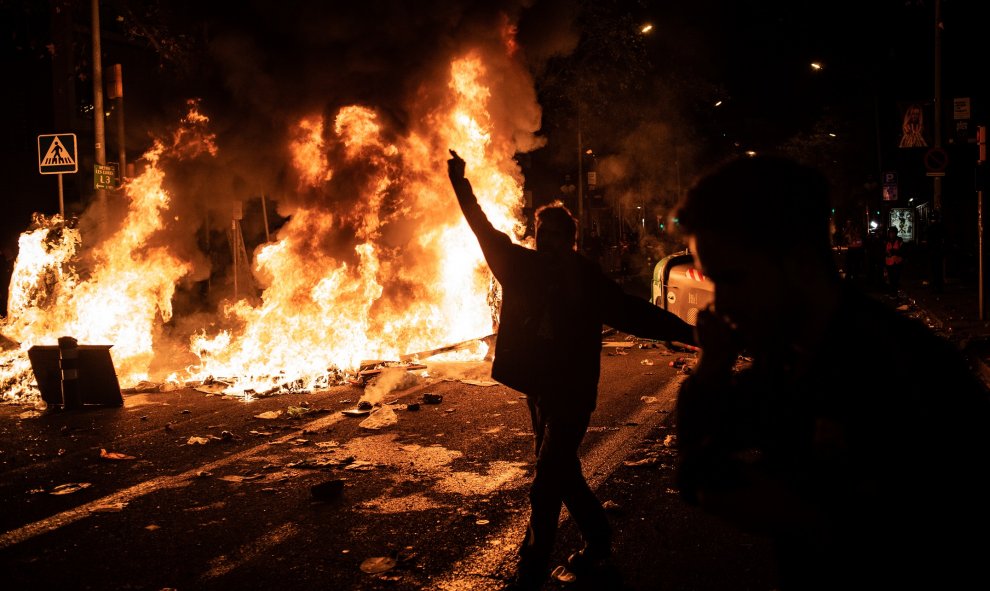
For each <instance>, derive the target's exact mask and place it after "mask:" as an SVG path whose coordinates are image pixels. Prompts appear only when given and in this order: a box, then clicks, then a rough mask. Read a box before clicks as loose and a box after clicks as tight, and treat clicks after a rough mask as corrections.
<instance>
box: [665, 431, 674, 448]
mask: <svg viewBox="0 0 990 591" xmlns="http://www.w3.org/2000/svg"><path fill="white" fill-rule="evenodd" d="M663 445H664V447H674V446H675V445H677V436H676V435H669V434H668V435H667V436H666V437H664V438H663Z"/></svg>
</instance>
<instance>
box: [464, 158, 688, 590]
mask: <svg viewBox="0 0 990 591" xmlns="http://www.w3.org/2000/svg"><path fill="white" fill-rule="evenodd" d="M450 153H451V158H450V159H449V160H448V161H447V167H448V174H449V176H450V182H451V184H452V185H453V187H454V192H455V193H456V194H457V201H458V203H459V204H460V207H461V211H462V212H463V213H464V217H465V218H466V219H467V222H468V225H469V226H470V227H471V230H472V231H474V233H475V235H476V236H477V238H478V242H479V244H480V245H481V250H482V252H483V253H484V256H485V260H486V261H487V262H488V266H489V268H490V269H491V271H492V273H493V274H494V275H495V278H496V279H497V280H498V282H499V283H500V284H501V286H502V307H501V311H500V315H499V323H498V326H499V332H498V336H497V338H496V341H495V357H494V360H493V362H492V377H493V378H494V379H495V380H498V381H499V382H501V383H503V384H505V385H506V386H508V387H510V388H514V389H516V390H518V391H520V392H522V393H524V394H525V395H526V401H527V403H528V405H529V410H530V417H531V418H532V423H533V432H534V436H535V448H536V456H537V460H536V471H535V475H534V477H533V483H532V487H531V489H530V502H531V516H530V523H529V528H528V530H527V532H526V536H525V538H524V540H523V542H522V546H521V547H520V550H519V558H520V560H519V568H518V573H517V576H516V579H515V581H514V582H513V588H515V589H539V588H540V587H541V586H542V584H543V583H544V581H546V580H547V579H548V578H549V574H550V564H549V561H550V555H551V552H552V550H553V547H554V541H555V538H556V532H557V522H558V520H559V519H560V511H561V506H562V504H563V505H566V506H567V510H568V512H569V513H570V515H571V517H573V518H574V521H575V522H576V523H577V525H578V528H579V529H580V531H581V535H582V537H583V540H584V547H583V548H582V549H581V550H580V551H579V552H576V553H574V554H572V555H571V557H570V559H569V565H570V568H571V570H572V571H574V572H576V573H577V574H578V575H579V576H580V575H581V574H582V573H584V572H589V571H590V570H591V569H593V568H595V567H600V566H602V565H603V563H604V562H605V561H607V559H608V558H609V556H610V554H611V544H612V540H611V530H610V526H609V523H608V519H607V517H606V514H605V511H604V510H603V508H602V505H601V503H600V502H599V500H598V498H597V497H596V496H595V494H594V493H593V492H592V491H591V489H590V488H589V487H588V484H587V482H586V481H585V478H584V475H583V474H582V471H581V462H580V459H579V457H578V447H579V446H580V444H581V440H582V439H583V438H584V435H585V432H586V431H587V428H588V423H589V421H590V418H591V413H592V411H594V409H595V405H596V402H597V397H598V378H599V373H600V370H601V367H600V364H601V349H602V328H603V324H607V325H608V326H611V327H613V328H615V329H617V330H621V331H625V332H629V333H632V334H635V335H638V336H641V337H646V338H653V339H658V340H674V341H681V342H685V343H691V342H693V332H692V327H691V326H690V325H689V324H687V323H685V322H683V321H682V320H680V319H679V318H677V317H676V316H674V315H673V314H670V313H669V312H667V311H665V310H662V309H660V308H658V307H656V306H654V305H652V304H650V303H649V302H648V301H646V300H644V299H642V298H638V297H635V296H633V295H630V294H627V293H625V292H624V291H623V290H622V289H621V288H620V287H619V285H618V284H617V283H615V281H613V280H612V279H610V278H608V277H607V276H606V275H605V274H604V273H602V271H601V269H600V268H599V266H598V265H597V264H595V263H594V262H592V261H590V260H588V259H587V258H585V257H584V256H582V255H581V254H579V253H578V252H577V251H576V248H577V242H576V236H577V224H576V220H575V219H574V217H573V216H572V215H571V213H570V212H569V211H568V210H567V209H566V208H565V207H563V206H562V205H551V206H545V207H541V208H540V209H538V210H537V212H536V249H535V250H533V249H530V248H526V247H524V246H521V245H518V244H514V243H513V242H512V240H511V239H510V238H509V236H508V235H506V234H504V233H502V232H500V231H498V230H496V229H495V228H494V227H493V226H492V224H491V222H489V220H488V218H487V217H486V216H485V214H484V212H483V211H482V210H481V207H480V206H479V205H478V201H477V199H476V198H475V195H474V193H473V191H472V189H471V184H470V182H469V181H468V180H467V179H465V178H464V167H465V164H464V160H462V159H461V158H460V157H459V156H458V155H457V154H456V153H455V152H454V151H453V150H451V152H450Z"/></svg>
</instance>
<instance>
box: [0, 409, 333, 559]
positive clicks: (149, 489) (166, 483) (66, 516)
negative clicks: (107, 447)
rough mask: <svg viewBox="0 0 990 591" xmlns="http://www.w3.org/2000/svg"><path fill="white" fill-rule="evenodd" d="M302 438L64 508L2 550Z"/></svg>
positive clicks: (12, 535)
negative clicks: (103, 509)
mask: <svg viewBox="0 0 990 591" xmlns="http://www.w3.org/2000/svg"><path fill="white" fill-rule="evenodd" d="M343 418H344V417H343V416H342V415H340V414H334V415H331V416H328V417H322V418H320V419H316V420H315V421H312V422H310V423H307V424H305V425H302V426H300V427H299V429H300V430H309V431H316V430H319V429H323V428H326V427H329V426H331V425H333V424H334V423H337V422H339V421H341V420H343ZM297 437H298V433H292V434H290V435H283V436H282V437H280V438H278V439H275V440H270V441H266V442H265V443H262V444H260V445H257V446H255V447H252V448H250V449H246V450H244V451H241V452H238V453H235V454H232V455H229V456H226V457H224V458H221V459H219V460H216V461H213V462H209V463H207V464H203V465H202V466H199V467H197V468H192V469H190V470H186V471H185V472H183V473H181V474H177V475H175V476H160V477H158V478H152V479H151V480H147V481H145V482H141V483H139V484H135V485H134V486H132V487H130V488H125V489H124V490H121V491H118V492H115V493H113V494H111V495H107V496H105V497H103V498H100V499H96V500H95V501H90V502H89V503H86V504H84V505H80V506H78V507H75V508H72V509H69V510H68V511H63V512H61V513H58V514H56V515H53V516H51V517H48V518H45V519H42V520H40V521H35V522H34V523H29V524H27V525H25V526H22V527H19V528H17V529H14V530H10V531H8V532H6V533H4V534H2V535H0V549H4V548H8V547H10V546H14V545H16V544H20V543H21V542H24V541H27V540H30V539H31V538H33V537H35V536H40V535H41V534H45V533H48V532H51V531H55V530H57V529H58V528H60V527H64V526H66V525H69V524H72V523H75V522H76V521H79V520H80V519H85V518H86V517H89V516H90V515H92V514H93V513H94V512H99V510H100V508H101V507H104V508H105V507H107V506H115V505H119V504H121V503H123V504H127V503H129V502H131V501H133V500H134V499H137V498H139V497H142V496H144V495H147V494H150V493H153V492H156V491H159V490H166V489H170V488H180V487H183V486H187V485H189V483H190V482H192V480H194V479H195V478H198V477H199V473H200V472H209V471H212V470H216V469H217V468H221V467H223V466H226V465H228V464H232V463H234V462H237V461H240V460H242V459H244V458H246V457H250V456H252V455H254V454H256V453H258V452H259V451H262V450H264V451H268V450H270V449H271V446H272V445H277V444H280V443H286V442H287V441H290V440H292V439H295V438H297Z"/></svg>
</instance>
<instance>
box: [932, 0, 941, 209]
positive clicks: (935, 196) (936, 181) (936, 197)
mask: <svg viewBox="0 0 990 591" xmlns="http://www.w3.org/2000/svg"><path fill="white" fill-rule="evenodd" d="M934 143H935V148H936V149H941V148H942V1H941V0H935V142H934ZM932 179H933V183H932V200H933V201H934V204H935V211H937V212H941V211H942V177H941V176H935V177H932Z"/></svg>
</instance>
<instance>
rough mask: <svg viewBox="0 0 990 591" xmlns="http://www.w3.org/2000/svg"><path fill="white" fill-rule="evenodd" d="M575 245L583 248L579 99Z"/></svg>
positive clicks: (579, 103)
mask: <svg viewBox="0 0 990 591" xmlns="http://www.w3.org/2000/svg"><path fill="white" fill-rule="evenodd" d="M577 159H578V161H577V165H578V170H577V201H578V202H577V218H578V227H577V245H578V250H581V249H583V248H584V147H583V146H582V145H581V99H580V98H579V99H578V103H577Z"/></svg>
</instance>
